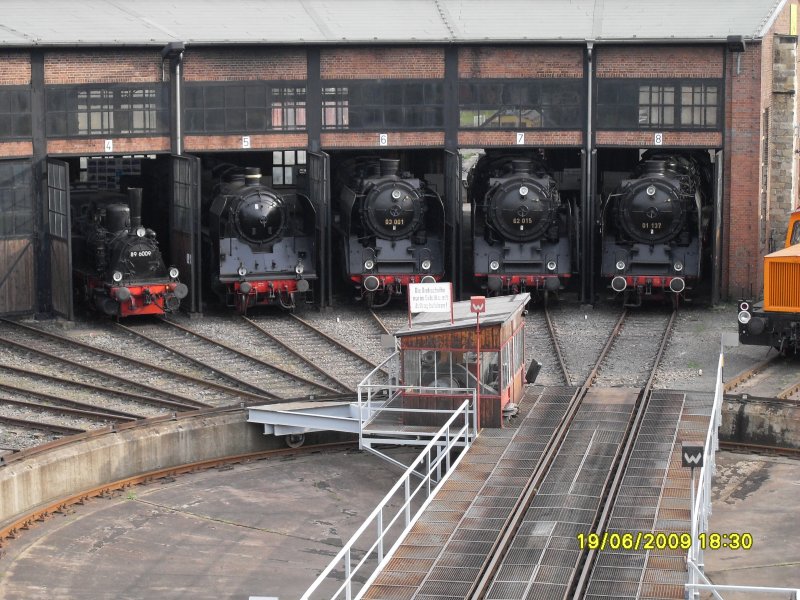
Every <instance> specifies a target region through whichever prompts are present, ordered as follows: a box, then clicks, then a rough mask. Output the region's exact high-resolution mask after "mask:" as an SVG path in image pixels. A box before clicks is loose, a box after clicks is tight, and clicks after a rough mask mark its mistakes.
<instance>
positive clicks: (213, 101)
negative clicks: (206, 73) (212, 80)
mask: <svg viewBox="0 0 800 600" xmlns="http://www.w3.org/2000/svg"><path fill="white" fill-rule="evenodd" d="M205 106H206V108H222V107H223V106H225V90H224V88H222V87H219V86H215V87H207V88H206V89H205Z"/></svg>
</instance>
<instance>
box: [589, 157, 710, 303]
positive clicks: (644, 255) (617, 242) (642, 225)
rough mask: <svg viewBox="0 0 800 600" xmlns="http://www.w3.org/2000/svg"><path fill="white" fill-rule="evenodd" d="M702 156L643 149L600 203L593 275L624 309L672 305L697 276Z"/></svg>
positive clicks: (703, 228) (705, 225)
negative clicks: (597, 263) (655, 302)
mask: <svg viewBox="0 0 800 600" xmlns="http://www.w3.org/2000/svg"><path fill="white" fill-rule="evenodd" d="M711 173H712V169H711V161H710V159H709V157H708V154H707V153H705V152H701V151H698V152H679V151H657V150H648V151H647V152H645V153H644V155H643V156H642V159H641V161H640V162H639V164H638V166H637V167H636V169H635V170H634V172H633V173H632V175H631V178H630V179H626V180H623V181H622V182H621V183H620V185H619V187H618V188H617V190H616V191H615V192H614V193H613V194H611V195H610V196H609V197H608V198H607V199H606V202H605V205H604V206H603V214H602V225H601V236H602V245H603V249H602V266H601V273H602V276H603V278H604V279H605V280H608V281H609V282H610V286H611V289H612V290H614V291H615V292H617V294H622V295H623V296H624V303H625V305H626V306H640V305H641V303H642V300H643V298H644V297H645V296H651V297H653V298H654V299H656V298H666V297H670V299H671V300H672V303H673V305H674V306H677V304H678V300H679V298H680V297H681V295H683V294H684V293H685V292H686V291H687V290H688V289H691V287H692V285H693V284H694V283H696V282H697V281H698V279H699V278H700V276H701V271H702V263H703V253H704V246H705V244H706V243H707V238H708V235H709V223H710V212H711V205H710V202H711V190H712V185H711Z"/></svg>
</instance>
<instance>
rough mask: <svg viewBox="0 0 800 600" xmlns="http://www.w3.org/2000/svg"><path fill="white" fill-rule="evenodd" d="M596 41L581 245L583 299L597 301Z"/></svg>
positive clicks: (589, 47) (589, 46) (589, 83)
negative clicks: (594, 92) (594, 110)
mask: <svg viewBox="0 0 800 600" xmlns="http://www.w3.org/2000/svg"><path fill="white" fill-rule="evenodd" d="M593 50H594V42H592V41H587V42H586V62H585V69H586V127H585V129H584V139H583V147H584V150H583V160H584V181H583V186H582V187H583V198H582V202H583V206H582V209H583V210H581V216H582V219H581V238H582V239H581V240H579V244H578V247H579V248H580V249H581V250H582V251H581V252H580V257H581V258H580V263H581V264H580V269H581V273H582V275H581V302H583V303H589V304H593V303H594V288H595V264H594V263H595V235H594V231H595V227H594V221H595V214H594V213H595V210H594V192H595V185H594V177H595V175H594V160H595V149H594V128H593V126H592V119H593V111H592V106H593V103H594V98H593V94H592V92H593V86H594V80H593V78H592V75H593V73H594V65H593V56H592V51H593Z"/></svg>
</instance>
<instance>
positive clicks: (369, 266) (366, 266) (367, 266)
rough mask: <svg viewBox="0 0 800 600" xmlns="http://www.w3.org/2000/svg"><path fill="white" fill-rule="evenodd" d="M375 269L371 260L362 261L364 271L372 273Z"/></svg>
mask: <svg viewBox="0 0 800 600" xmlns="http://www.w3.org/2000/svg"><path fill="white" fill-rule="evenodd" d="M374 268H375V261H374V260H372V259H371V258H368V259H367V260H365V261H364V270H365V271H372V269H374Z"/></svg>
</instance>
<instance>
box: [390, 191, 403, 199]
mask: <svg viewBox="0 0 800 600" xmlns="http://www.w3.org/2000/svg"><path fill="white" fill-rule="evenodd" d="M402 195H403V192H401V191H400V190H392V198H394V199H395V200H400V196H402Z"/></svg>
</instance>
